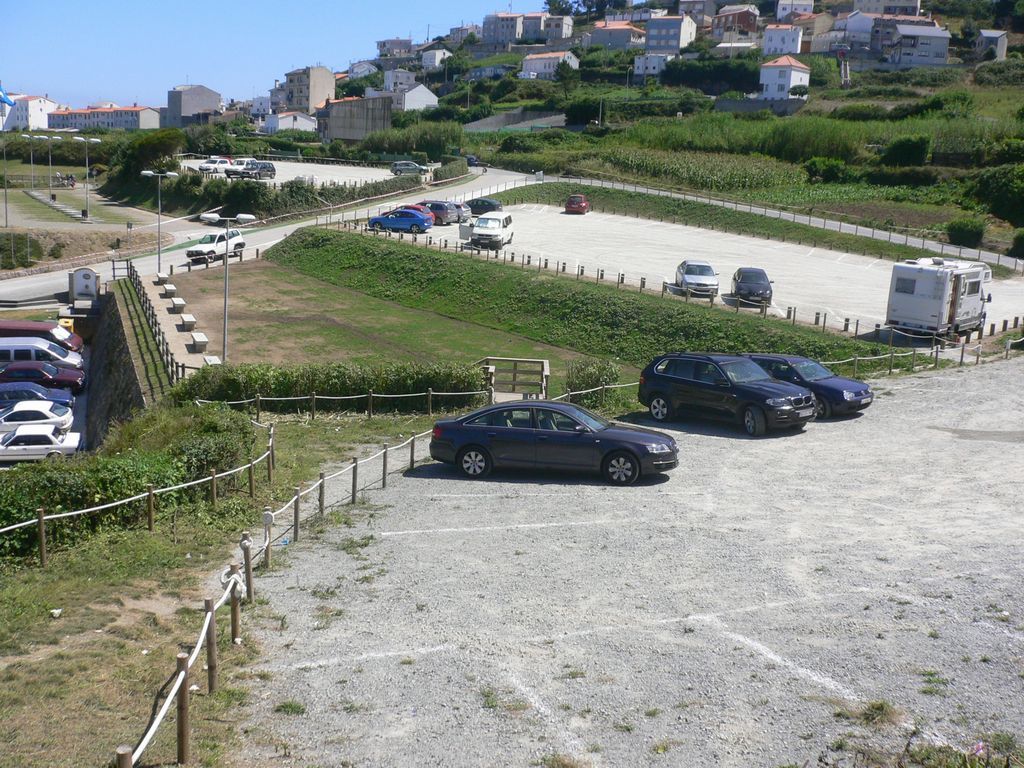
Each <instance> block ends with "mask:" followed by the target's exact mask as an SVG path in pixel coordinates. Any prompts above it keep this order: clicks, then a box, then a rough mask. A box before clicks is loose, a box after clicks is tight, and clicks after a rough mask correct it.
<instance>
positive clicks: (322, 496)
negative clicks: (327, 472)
mask: <svg viewBox="0 0 1024 768" xmlns="http://www.w3.org/2000/svg"><path fill="white" fill-rule="evenodd" d="M318 490H319V496H318V498H317V509H318V511H319V514H320V517H323V516H324V509H325V507H326V496H327V483H326V481H325V480H324V473H323V472H321V473H320V488H319V489H318Z"/></svg>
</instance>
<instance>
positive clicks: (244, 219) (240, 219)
mask: <svg viewBox="0 0 1024 768" xmlns="http://www.w3.org/2000/svg"><path fill="white" fill-rule="evenodd" d="M199 218H200V219H201V220H202V221H205V222H208V223H210V224H216V223H217V222H219V221H223V222H224V333H223V339H222V342H223V343H222V344H221V354H220V361H221V362H222V363H226V362H227V361H228V273H229V269H228V257H229V256H230V251H229V250H228V247H229V246H230V244H231V234H230V229H229V228H230V227H231V225H232V224H248V223H249V222H251V221H256V217H255V216H253V215H252V214H251V213H239V214H238V215H236V216H220V215H219V214H216V213H204V214H202V215H201V216H200V217H199Z"/></svg>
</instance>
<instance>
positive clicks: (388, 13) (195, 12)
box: [0, 0, 543, 107]
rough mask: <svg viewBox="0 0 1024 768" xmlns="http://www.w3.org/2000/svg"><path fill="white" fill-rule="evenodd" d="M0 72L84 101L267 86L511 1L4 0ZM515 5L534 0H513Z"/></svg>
mask: <svg viewBox="0 0 1024 768" xmlns="http://www.w3.org/2000/svg"><path fill="white" fill-rule="evenodd" d="M3 5H4V10H3V19H4V25H3V26H4V37H3V43H2V49H0V82H2V83H3V86H4V88H5V89H6V90H8V91H16V92H19V93H32V94H36V95H42V94H49V96H50V98H52V99H54V100H56V101H58V102H61V103H66V104H70V105H71V106H73V107H84V106H86V105H87V104H91V103H94V102H98V101H115V102H117V103H119V104H122V105H124V104H132V103H139V104H146V105H147V106H154V107H160V106H164V105H166V103H167V91H168V89H169V88H172V87H173V86H175V85H181V84H183V83H185V82H189V83H198V84H201V85H205V86H207V87H209V88H212V89H213V90H215V91H218V92H219V93H220V94H221V95H222V96H224V97H225V98H239V99H247V98H251V97H252V96H253V95H254V94H255V95H265V94H266V91H267V90H268V89H270V88H271V87H273V85H274V78H282V77H283V75H284V73H285V72H287V71H288V70H291V69H295V68H297V67H303V66H307V65H310V64H323V65H324V66H326V67H331V68H332V69H334V70H343V69H345V68H347V67H348V64H349V62H351V61H355V60H358V59H362V58H368V57H371V56H373V55H374V54H375V52H376V48H375V46H374V43H375V41H376V40H380V39H383V38H385V37H407V36H409V35H410V34H411V35H412V37H413V39H414V40H416V41H422V40H425V39H427V25H429V26H430V36H431V37H436V36H437V35H440V34H444V33H446V32H447V31H448V30H449V29H450V28H451V27H453V26H457V25H459V24H461V23H463V22H465V23H467V24H469V23H476V24H479V23H480V22H481V21H482V20H483V17H484V15H486V14H487V13H491V12H493V11H495V10H499V11H503V10H508V7H509V3H508V0H505V2H504V3H503V2H501V0H454V1H453V0H442V1H441V2H431V1H430V0H386V1H384V2H381V1H380V0H377V1H376V2H375V1H374V0H333V2H332V1H331V0H297V2H289V0H275V1H274V2H270V1H269V0H246V2H238V1H237V0H227V1H226V2H223V1H222V2H218V1H217V0H206V1H205V2H200V1H199V0H165V1H163V2H161V0H134V1H133V0H45V1H44V2H40V3H34V2H25V1H24V0H22V2H18V3H14V2H9V3H8V2H5V3H3ZM511 6H512V10H513V11H516V12H523V11H531V10H540V9H541V8H542V7H543V0H513V2H512V3H511Z"/></svg>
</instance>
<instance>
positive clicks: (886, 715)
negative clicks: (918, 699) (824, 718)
mask: <svg viewBox="0 0 1024 768" xmlns="http://www.w3.org/2000/svg"><path fill="white" fill-rule="evenodd" d="M833 714H834V715H835V717H836V719H838V720H855V721H857V722H860V723H864V724H865V725H891V724H893V723H895V722H897V721H898V720H899V710H897V709H896V707H894V706H893V705H892V704H890V703H889V702H887V701H869V702H868V703H867V704H865V705H864V706H862V707H856V708H852V707H840V708H839V709H837V710H836V711H835V712H834V713H833Z"/></svg>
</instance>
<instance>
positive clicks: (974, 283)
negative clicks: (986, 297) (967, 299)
mask: <svg viewBox="0 0 1024 768" xmlns="http://www.w3.org/2000/svg"><path fill="white" fill-rule="evenodd" d="M979 293H981V282H980V281H979V280H971V281H970V282H969V283H967V295H968V296H977V295H978V294H979Z"/></svg>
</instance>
